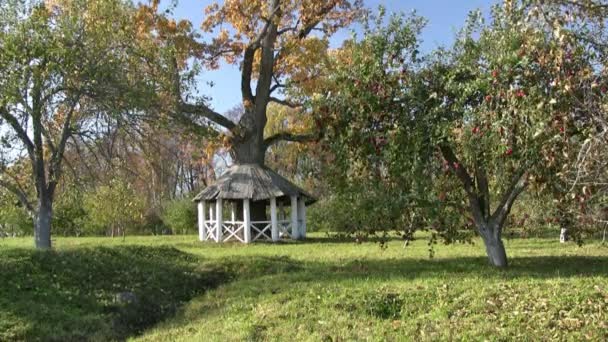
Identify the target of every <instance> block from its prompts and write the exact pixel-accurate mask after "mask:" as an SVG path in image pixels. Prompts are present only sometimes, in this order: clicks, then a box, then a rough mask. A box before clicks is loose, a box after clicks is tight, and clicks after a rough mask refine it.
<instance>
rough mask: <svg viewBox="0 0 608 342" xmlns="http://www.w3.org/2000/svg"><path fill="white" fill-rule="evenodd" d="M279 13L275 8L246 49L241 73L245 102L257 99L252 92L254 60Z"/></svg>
mask: <svg viewBox="0 0 608 342" xmlns="http://www.w3.org/2000/svg"><path fill="white" fill-rule="evenodd" d="M278 11H279V7H278V6H277V7H275V9H274V10H273V11H272V13H271V14H270V18H268V19H267V20H266V23H265V24H264V27H263V28H262V31H260V33H259V34H258V35H257V36H256V37H255V38H254V39H253V40H252V41H251V42H250V43H249V45H247V48H245V53H244V54H243V69H242V71H241V93H242V96H243V101H246V102H250V103H254V102H255V97H254V96H253V93H252V91H251V74H252V73H253V59H254V56H255V52H256V50H258V49H259V48H260V47H261V46H262V45H261V43H262V39H264V37H265V36H266V34H267V33H268V29H269V28H270V26H271V25H272V23H273V17H274V16H275V14H276V13H277V12H278Z"/></svg>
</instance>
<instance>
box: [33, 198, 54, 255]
mask: <svg viewBox="0 0 608 342" xmlns="http://www.w3.org/2000/svg"><path fill="white" fill-rule="evenodd" d="M52 219H53V200H52V199H51V198H49V197H46V196H41V197H40V199H39V200H38V212H37V215H36V217H35V223H34V241H35V244H36V248H38V249H50V248H51V221H52Z"/></svg>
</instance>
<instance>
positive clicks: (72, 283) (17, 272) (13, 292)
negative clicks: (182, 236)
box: [0, 246, 230, 341]
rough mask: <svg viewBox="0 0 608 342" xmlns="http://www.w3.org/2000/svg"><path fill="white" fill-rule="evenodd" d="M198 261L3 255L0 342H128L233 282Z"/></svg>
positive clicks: (124, 251) (141, 250)
mask: <svg viewBox="0 0 608 342" xmlns="http://www.w3.org/2000/svg"><path fill="white" fill-rule="evenodd" d="M199 263H200V259H199V258H196V257H194V256H192V255H190V254H187V253H184V252H181V251H179V250H177V249H175V248H171V247H142V246H124V247H112V248H107V247H96V248H79V249H73V250H63V251H49V252H41V251H35V250H31V249H11V250H5V251H0V340H45V341H75V340H78V341H82V340H124V339H126V338H127V337H129V336H133V335H136V334H138V333H140V332H142V331H143V330H144V329H146V328H148V327H150V326H152V325H154V324H156V323H158V322H159V321H161V320H164V319H166V318H168V317H170V316H172V315H173V314H174V313H175V312H176V310H177V309H178V308H179V307H180V306H181V305H182V304H183V303H185V302H187V301H189V300H190V299H191V298H192V297H194V296H196V295H198V294H200V293H202V292H203V291H205V290H207V289H211V288H214V287H216V286H218V285H219V284H221V283H223V282H225V281H228V280H229V278H230V277H229V275H227V274H226V273H224V272H223V271H219V270H212V269H207V270H201V269H199V268H198V266H199ZM122 297H126V300H125V299H124V298H122Z"/></svg>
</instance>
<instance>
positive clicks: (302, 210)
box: [298, 198, 306, 239]
mask: <svg viewBox="0 0 608 342" xmlns="http://www.w3.org/2000/svg"><path fill="white" fill-rule="evenodd" d="M298 217H299V218H300V222H301V225H300V238H301V239H306V202H305V201H304V198H300V200H299V201H298Z"/></svg>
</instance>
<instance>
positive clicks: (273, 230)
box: [270, 197, 279, 242]
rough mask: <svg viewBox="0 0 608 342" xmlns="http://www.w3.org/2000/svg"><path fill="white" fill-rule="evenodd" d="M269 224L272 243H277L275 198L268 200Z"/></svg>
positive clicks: (277, 230)
mask: <svg viewBox="0 0 608 342" xmlns="http://www.w3.org/2000/svg"><path fill="white" fill-rule="evenodd" d="M270 224H271V236H272V241H274V242H276V241H279V225H278V222H277V198H276V197H271V198H270Z"/></svg>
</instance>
